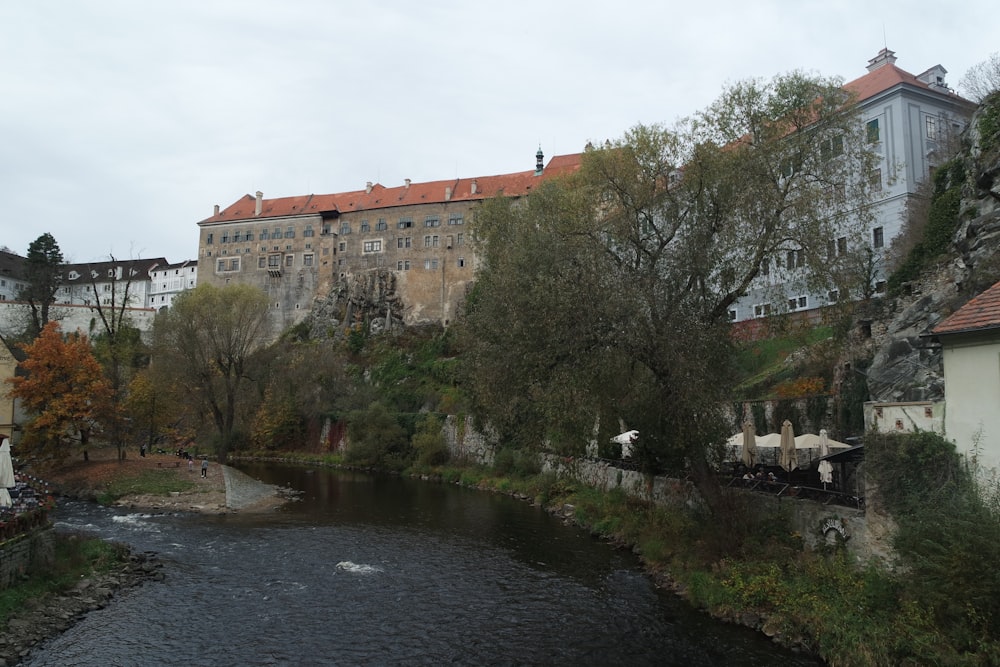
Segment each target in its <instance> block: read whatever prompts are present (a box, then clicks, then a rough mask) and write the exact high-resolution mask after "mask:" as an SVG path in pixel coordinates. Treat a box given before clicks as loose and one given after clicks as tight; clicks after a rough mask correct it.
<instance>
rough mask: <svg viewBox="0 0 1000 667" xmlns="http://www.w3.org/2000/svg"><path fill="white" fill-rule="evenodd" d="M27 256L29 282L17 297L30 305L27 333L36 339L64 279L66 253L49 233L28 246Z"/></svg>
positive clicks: (46, 320) (27, 279) (26, 272)
mask: <svg viewBox="0 0 1000 667" xmlns="http://www.w3.org/2000/svg"><path fill="white" fill-rule="evenodd" d="M26 259H27V261H26V262H25V276H24V277H25V280H26V281H27V284H26V285H25V287H24V288H23V289H22V290H21V291H20V293H19V294H18V299H20V300H21V301H25V302H26V303H27V304H28V308H29V316H30V320H29V323H28V333H29V336H30V337H31V338H34V337H35V336H38V335H39V334H40V333H41V331H42V329H43V328H44V327H45V325H46V324H48V322H49V309H50V307H51V306H52V304H53V303H55V300H56V292H57V291H58V290H59V285H60V283H61V282H62V278H61V276H62V264H63V254H62V251H61V250H60V249H59V244H58V243H56V239H55V237H53V236H52V234H49V233H47V232H46V233H45V234H42V235H41V236H39V237H38V238H37V239H35V240H34V241H32V242H31V243H30V244H29V245H28V256H27V258H26Z"/></svg>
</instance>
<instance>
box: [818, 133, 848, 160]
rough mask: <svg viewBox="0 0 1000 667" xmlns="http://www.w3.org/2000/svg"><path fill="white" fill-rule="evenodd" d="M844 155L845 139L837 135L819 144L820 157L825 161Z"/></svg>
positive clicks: (825, 138)
mask: <svg viewBox="0 0 1000 667" xmlns="http://www.w3.org/2000/svg"><path fill="white" fill-rule="evenodd" d="M843 154H844V137H843V135H840V134H837V135H834V136H832V137H824V138H823V139H822V140H821V141H820V144H819V155H820V157H821V158H823V159H824V160H829V159H830V158H833V157H837V156H838V155H843Z"/></svg>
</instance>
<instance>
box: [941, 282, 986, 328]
mask: <svg viewBox="0 0 1000 667" xmlns="http://www.w3.org/2000/svg"><path fill="white" fill-rule="evenodd" d="M997 328H1000V282H998V283H997V284H995V285H994V286H993V287H991V288H989V289H988V290H986V291H985V292H983V293H982V294H980V295H979V296H977V297H975V298H973V299H972V300H971V301H969V302H968V303H967V304H965V305H964V306H962V307H961V308H959V309H958V310H956V311H955V312H954V313H952V314H951V315H950V316H948V317H947V318H946V319H945V320H944V322H942V323H941V324H939V325H937V326H936V327H934V329H933V330H932V331H931V334H933V335H935V336H939V335H942V334H955V333H967V332H972V331H983V330H986V329H997Z"/></svg>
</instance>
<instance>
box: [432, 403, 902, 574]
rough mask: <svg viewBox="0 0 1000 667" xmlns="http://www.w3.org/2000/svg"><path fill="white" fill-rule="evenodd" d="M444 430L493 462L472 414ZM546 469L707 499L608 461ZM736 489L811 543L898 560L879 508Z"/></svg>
mask: <svg viewBox="0 0 1000 667" xmlns="http://www.w3.org/2000/svg"><path fill="white" fill-rule="evenodd" d="M444 436H445V441H446V442H447V444H448V450H449V451H450V452H451V455H452V456H453V457H455V458H461V459H464V460H468V461H472V462H474V463H479V464H483V465H490V464H491V463H492V461H493V452H494V446H493V444H492V441H491V439H490V438H489V437H488V436H486V435H483V434H482V433H479V432H478V431H477V430H476V429H474V428H473V425H472V420H471V418H468V417H466V418H462V419H459V418H457V417H455V416H454V415H450V416H449V417H448V418H447V420H446V423H445V426H444ZM542 471H543V472H551V473H555V474H556V475H560V476H568V477H571V478H573V479H576V480H579V481H581V482H583V483H585V484H587V485H589V486H592V487H594V488H597V489H601V490H602V491H614V490H616V489H620V490H621V491H622V492H624V493H625V494H627V495H628V496H630V497H633V498H641V499H642V500H646V501H649V502H653V503H656V504H658V505H662V506H668V507H678V508H689V509H692V508H696V507H698V506H699V505H700V504H701V502H702V501H701V497H700V496H699V494H698V491H697V489H695V487H694V484H692V483H691V482H689V481H687V480H681V479H675V478H671V477H665V476H655V477H650V476H648V475H644V474H643V473H641V472H639V471H637V470H626V469H623V468H619V467H617V466H614V465H611V464H610V463H608V462H604V461H596V460H588V459H580V458H573V457H559V456H553V455H542ZM734 492H735V493H740V494H742V495H743V496H744V497H745V499H746V501H747V502H748V503H753V504H755V505H757V506H758V507H759V508H760V509H761V510H762V511H765V512H787V513H788V515H789V521H790V522H791V526H792V529H793V530H795V531H796V532H798V533H799V534H800V535H801V536H802V540H803V542H804V543H805V545H806V547H807V548H809V549H816V548H818V547H820V546H823V545H824V544H831V545H833V544H841V545H843V547H844V548H845V549H846V550H847V552H848V553H849V554H851V556H853V557H854V558H855V559H856V560H857V561H858V562H859V563H867V562H872V561H876V562H881V563H884V564H889V565H891V564H892V562H893V553H892V546H891V540H892V535H893V531H894V529H895V526H894V524H893V522H892V519H891V518H890V517H888V516H886V515H885V514H883V513H881V512H879V511H877V509H876V508H871V507H869V508H868V510H867V511H865V510H860V509H854V508H851V507H844V506H840V505H824V504H822V503H819V502H814V501H811V500H805V499H800V498H793V497H777V496H772V495H769V494H764V493H755V492H753V491H745V490H742V489H736V490H734Z"/></svg>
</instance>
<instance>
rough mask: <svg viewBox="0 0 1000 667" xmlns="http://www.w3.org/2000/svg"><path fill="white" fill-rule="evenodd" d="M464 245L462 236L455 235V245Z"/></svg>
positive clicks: (463, 236)
mask: <svg viewBox="0 0 1000 667" xmlns="http://www.w3.org/2000/svg"><path fill="white" fill-rule="evenodd" d="M464 243H465V235H464V234H455V245H462V244H464Z"/></svg>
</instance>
